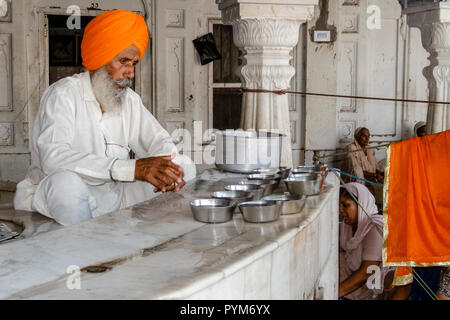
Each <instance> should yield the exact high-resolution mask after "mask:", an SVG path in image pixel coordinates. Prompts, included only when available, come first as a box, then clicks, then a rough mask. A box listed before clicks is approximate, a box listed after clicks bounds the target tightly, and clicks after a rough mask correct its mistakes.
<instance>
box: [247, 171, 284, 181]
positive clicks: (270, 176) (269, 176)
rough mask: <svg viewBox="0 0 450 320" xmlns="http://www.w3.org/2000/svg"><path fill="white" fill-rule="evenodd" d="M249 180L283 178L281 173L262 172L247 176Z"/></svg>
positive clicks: (278, 179) (277, 179)
mask: <svg viewBox="0 0 450 320" xmlns="http://www.w3.org/2000/svg"><path fill="white" fill-rule="evenodd" d="M247 179H248V180H276V181H280V180H281V175H280V174H262V173H255V174H251V175H249V176H247Z"/></svg>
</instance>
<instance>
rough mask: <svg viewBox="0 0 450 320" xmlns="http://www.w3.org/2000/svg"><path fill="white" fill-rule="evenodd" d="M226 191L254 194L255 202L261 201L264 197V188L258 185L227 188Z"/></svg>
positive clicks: (240, 185)
mask: <svg viewBox="0 0 450 320" xmlns="http://www.w3.org/2000/svg"><path fill="white" fill-rule="evenodd" d="M225 190H226V191H246V192H251V193H253V200H261V199H262V197H264V191H265V190H264V188H263V187H262V186H258V185H256V184H246V185H244V184H238V185H229V186H226V187H225Z"/></svg>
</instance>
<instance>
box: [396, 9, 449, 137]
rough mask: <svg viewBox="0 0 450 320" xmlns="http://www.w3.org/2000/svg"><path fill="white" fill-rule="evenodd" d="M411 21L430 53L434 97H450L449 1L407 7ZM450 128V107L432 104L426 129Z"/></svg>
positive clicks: (429, 77) (428, 72) (427, 74)
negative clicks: (418, 30)
mask: <svg viewBox="0 0 450 320" xmlns="http://www.w3.org/2000/svg"><path fill="white" fill-rule="evenodd" d="M404 12H405V13H406V14H407V16H408V25H409V26H410V27H416V28H419V29H420V32H421V35H422V45H423V47H424V48H425V49H426V50H427V51H428V52H429V53H430V57H429V60H430V66H428V67H426V68H425V69H424V75H425V77H426V78H427V80H428V84H429V85H428V86H429V91H430V100H431V101H444V102H448V101H450V95H449V90H450V3H449V2H435V3H431V4H428V5H416V6H412V7H409V8H407V9H405V10H404ZM449 129H450V107H448V105H434V104H430V105H429V107H428V116H427V132H428V133H436V132H442V131H445V130H449Z"/></svg>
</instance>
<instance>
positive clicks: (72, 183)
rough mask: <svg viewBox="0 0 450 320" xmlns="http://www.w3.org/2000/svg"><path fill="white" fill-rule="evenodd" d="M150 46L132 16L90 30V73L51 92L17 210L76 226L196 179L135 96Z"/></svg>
mask: <svg viewBox="0 0 450 320" xmlns="http://www.w3.org/2000/svg"><path fill="white" fill-rule="evenodd" d="M148 40H149V36H148V30H147V25H146V23H145V21H144V19H143V18H142V17H141V16H140V15H138V14H135V13H133V12H130V11H124V10H113V11H107V12H104V13H102V14H100V15H99V16H97V17H96V18H94V19H93V20H92V21H91V22H90V23H89V24H88V25H87V27H86V29H85V32H84V36H83V40H82V43H81V55H82V58H83V66H84V67H85V68H86V69H87V71H86V72H84V73H81V74H76V75H74V76H71V77H67V78H64V79H61V80H59V81H58V82H56V83H54V84H52V85H51V86H50V87H49V88H48V89H47V90H46V91H45V92H44V94H43V97H42V99H41V104H40V108H39V112H38V114H37V116H36V119H35V124H34V128H33V136H32V147H31V149H32V150H31V158H32V163H31V166H30V168H29V170H28V173H27V176H26V178H25V180H23V181H22V182H20V183H19V184H18V186H17V192H16V196H15V199H14V206H15V209H18V210H29V211H38V212H39V213H41V214H43V215H45V216H48V217H50V218H53V219H55V220H56V221H57V222H58V223H60V224H62V225H72V224H76V223H79V222H82V221H85V220H88V219H91V218H94V217H97V216H100V215H103V214H106V213H109V212H112V211H115V210H118V209H120V208H123V207H127V206H130V205H133V204H135V203H138V202H142V201H145V200H148V199H150V198H152V197H154V196H155V195H156V193H157V192H159V191H162V192H167V191H176V192H178V191H179V190H180V189H181V188H182V187H183V186H184V184H185V181H187V180H189V179H192V178H193V177H195V165H194V164H193V163H192V161H191V160H190V159H189V158H188V157H186V156H181V155H178V154H177V150H176V147H175V145H174V144H173V142H172V138H171V136H170V135H169V134H168V133H167V131H165V130H164V129H163V128H162V127H161V125H160V124H159V123H158V121H157V120H156V119H155V118H154V117H153V115H152V114H151V113H150V112H149V111H148V110H147V109H146V108H145V107H144V105H143V103H142V100H141V98H140V97H139V95H138V94H136V93H135V92H134V91H133V90H132V89H131V88H129V86H130V85H131V82H132V79H133V78H134V67H135V65H136V64H137V63H138V61H139V60H140V59H142V57H143V56H144V53H145V51H146V49H147V45H148ZM131 150H132V151H133V152H134V153H135V154H136V158H137V160H134V159H130V151H131Z"/></svg>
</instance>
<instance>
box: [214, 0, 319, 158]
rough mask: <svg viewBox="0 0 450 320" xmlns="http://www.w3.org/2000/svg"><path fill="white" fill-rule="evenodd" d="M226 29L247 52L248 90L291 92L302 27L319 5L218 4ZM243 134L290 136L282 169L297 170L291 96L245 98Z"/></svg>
mask: <svg viewBox="0 0 450 320" xmlns="http://www.w3.org/2000/svg"><path fill="white" fill-rule="evenodd" d="M216 2H217V3H218V5H219V9H220V10H221V11H222V20H223V23H224V24H228V25H232V26H233V38H234V43H235V44H236V46H237V47H238V48H239V49H240V50H241V51H242V53H243V56H242V66H240V67H239V69H238V70H237V73H238V75H239V76H240V78H241V81H242V84H243V88H244V89H252V90H254V89H264V90H269V91H279V90H288V89H289V88H290V81H291V79H292V77H293V76H294V75H295V69H294V68H293V67H292V66H291V63H290V61H291V59H292V56H291V52H292V49H293V48H294V47H295V46H296V45H297V42H298V37H299V29H300V25H301V24H302V23H304V22H306V21H307V20H310V19H312V17H313V15H314V6H315V5H317V4H318V0H296V1H294V0H269V1H268V0H257V1H256V0H216ZM241 128H242V129H244V130H247V129H256V130H267V131H272V132H274V131H275V132H279V133H281V134H284V135H285V137H284V138H283V147H282V155H281V165H283V166H287V167H292V147H291V132H290V119H289V105H288V95H286V94H284V95H278V94H275V93H261V92H258V93H257V92H244V95H243V101H242V114H241Z"/></svg>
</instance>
